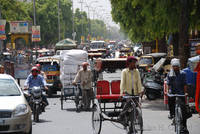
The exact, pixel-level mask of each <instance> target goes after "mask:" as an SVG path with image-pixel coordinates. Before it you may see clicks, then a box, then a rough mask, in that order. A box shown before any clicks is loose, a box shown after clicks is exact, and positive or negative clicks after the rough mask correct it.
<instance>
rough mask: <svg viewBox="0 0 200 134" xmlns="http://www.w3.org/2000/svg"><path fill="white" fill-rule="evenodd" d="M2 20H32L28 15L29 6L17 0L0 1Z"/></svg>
mask: <svg viewBox="0 0 200 134" xmlns="http://www.w3.org/2000/svg"><path fill="white" fill-rule="evenodd" d="M0 9H1V15H2V16H1V17H2V19H6V20H7V21H15V20H31V18H30V16H29V14H28V11H27V9H28V5H27V4H26V3H24V2H21V1H17V0H0Z"/></svg>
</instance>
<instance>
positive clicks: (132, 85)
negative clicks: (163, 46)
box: [120, 56, 143, 118]
mask: <svg viewBox="0 0 200 134" xmlns="http://www.w3.org/2000/svg"><path fill="white" fill-rule="evenodd" d="M136 62H137V59H136V58H135V57H134V56H129V57H128V58H127V60H126V65H127V68H125V69H123V70H122V72H121V83H120V94H121V95H123V94H124V93H125V95H132V96H139V95H142V93H143V92H142V82H141V78H140V72H139V71H138V69H137V68H136ZM138 102H139V98H138V99H137V100H136V105H138V104H139V103H138ZM128 107H129V106H128V105H125V107H124V108H123V111H126V109H127V108H128ZM123 115H124V113H121V114H120V116H123ZM120 118H121V117H120Z"/></svg>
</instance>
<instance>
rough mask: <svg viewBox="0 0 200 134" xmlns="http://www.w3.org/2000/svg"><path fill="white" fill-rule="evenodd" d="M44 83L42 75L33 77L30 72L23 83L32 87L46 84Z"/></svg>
mask: <svg viewBox="0 0 200 134" xmlns="http://www.w3.org/2000/svg"><path fill="white" fill-rule="evenodd" d="M46 85H47V84H46V81H45V79H44V77H43V76H41V75H37V77H36V78H34V77H33V75H32V74H30V75H29V76H28V77H27V79H26V81H25V83H24V86H28V88H32V87H34V86H36V87H39V86H46Z"/></svg>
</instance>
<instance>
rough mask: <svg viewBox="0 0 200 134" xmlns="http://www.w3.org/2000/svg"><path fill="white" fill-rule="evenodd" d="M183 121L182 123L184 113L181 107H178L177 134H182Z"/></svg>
mask: <svg viewBox="0 0 200 134" xmlns="http://www.w3.org/2000/svg"><path fill="white" fill-rule="evenodd" d="M181 121H182V113H181V108H180V106H178V107H177V108H176V111H175V132H176V134H180V133H181Z"/></svg>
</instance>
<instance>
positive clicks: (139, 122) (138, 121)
mask: <svg viewBox="0 0 200 134" xmlns="http://www.w3.org/2000/svg"><path fill="white" fill-rule="evenodd" d="M135 112H136V113H135V114H136V115H135V118H134V125H135V130H136V132H137V133H138V134H142V133H143V118H142V110H141V109H140V108H139V107H137V108H136V110H135Z"/></svg>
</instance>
